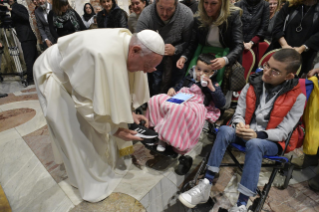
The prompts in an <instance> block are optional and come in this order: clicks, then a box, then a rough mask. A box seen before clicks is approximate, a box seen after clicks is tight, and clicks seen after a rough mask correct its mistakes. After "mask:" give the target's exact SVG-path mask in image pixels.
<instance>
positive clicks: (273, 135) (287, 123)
mask: <svg viewBox="0 0 319 212" xmlns="http://www.w3.org/2000/svg"><path fill="white" fill-rule="evenodd" d="M305 102H306V97H305V95H304V94H299V96H298V97H297V100H296V102H295V104H294V105H293V107H292V108H291V110H290V111H289V112H288V114H287V115H286V116H285V118H284V120H283V121H282V122H281V123H280V124H279V125H278V126H277V127H276V128H275V129H269V130H265V132H266V133H267V135H268V140H270V141H276V142H278V141H283V140H286V139H287V137H288V134H289V133H290V132H291V131H292V130H293V128H294V127H295V125H296V124H297V123H298V121H299V119H300V117H301V116H302V114H303V111H304V110H303V109H304V106H305Z"/></svg>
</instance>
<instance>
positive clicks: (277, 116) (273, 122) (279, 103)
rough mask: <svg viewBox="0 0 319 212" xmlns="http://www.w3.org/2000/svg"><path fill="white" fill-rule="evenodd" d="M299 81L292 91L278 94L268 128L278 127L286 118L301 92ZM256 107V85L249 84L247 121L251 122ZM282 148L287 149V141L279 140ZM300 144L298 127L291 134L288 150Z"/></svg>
mask: <svg viewBox="0 0 319 212" xmlns="http://www.w3.org/2000/svg"><path fill="white" fill-rule="evenodd" d="M301 93H302V91H301V89H300V85H299V83H298V84H297V85H296V86H295V87H294V88H293V89H291V90H290V91H288V92H286V93H284V94H282V95H280V96H278V98H277V99H276V100H275V102H274V105H273V108H272V110H271V112H270V118H269V122H268V125H267V128H266V130H268V129H274V128H276V127H277V126H278V125H279V124H280V123H281V122H282V120H283V119H284V118H285V116H286V115H287V113H288V112H289V111H290V110H291V108H292V106H293V105H294V104H295V102H296V100H297V97H298V96H299V94H301ZM255 109H256V94H255V91H254V87H253V86H252V85H250V86H249V88H248V91H247V95H246V113H245V122H246V124H250V122H251V119H252V117H253V115H254V113H255ZM279 144H280V146H281V147H282V149H283V150H284V149H285V146H286V144H285V141H284V140H283V141H280V142H279ZM297 144H298V129H297V128H296V129H295V130H294V132H293V134H292V136H291V139H290V141H289V144H288V147H287V149H286V152H285V153H287V152H290V151H292V150H294V149H295V148H296V146H297Z"/></svg>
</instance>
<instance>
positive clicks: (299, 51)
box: [294, 45, 306, 54]
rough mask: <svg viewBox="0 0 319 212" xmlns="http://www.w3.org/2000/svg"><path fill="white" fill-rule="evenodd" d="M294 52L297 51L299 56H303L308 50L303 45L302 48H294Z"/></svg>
mask: <svg viewBox="0 0 319 212" xmlns="http://www.w3.org/2000/svg"><path fill="white" fill-rule="evenodd" d="M294 50H296V51H297V52H298V53H299V54H301V53H303V52H304V51H305V50H306V47H305V46H304V45H302V46H300V47H294Z"/></svg>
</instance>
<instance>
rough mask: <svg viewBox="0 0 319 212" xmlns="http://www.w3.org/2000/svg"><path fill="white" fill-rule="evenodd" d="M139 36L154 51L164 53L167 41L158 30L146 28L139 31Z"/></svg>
mask: <svg viewBox="0 0 319 212" xmlns="http://www.w3.org/2000/svg"><path fill="white" fill-rule="evenodd" d="M137 38H138V39H139V40H140V41H141V42H142V43H143V44H144V46H146V47H147V48H148V49H149V50H151V51H152V52H154V53H156V54H159V55H164V53H165V43H164V41H163V39H162V37H161V36H160V34H158V33H157V32H154V31H152V30H147V29H146V30H143V31H141V32H139V33H137Z"/></svg>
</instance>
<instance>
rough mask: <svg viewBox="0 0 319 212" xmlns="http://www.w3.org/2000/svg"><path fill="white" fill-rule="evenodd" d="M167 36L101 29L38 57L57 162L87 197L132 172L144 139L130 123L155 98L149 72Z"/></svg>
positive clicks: (95, 197)
mask: <svg viewBox="0 0 319 212" xmlns="http://www.w3.org/2000/svg"><path fill="white" fill-rule="evenodd" d="M164 49H165V45H164V41H163V39H162V38H161V37H160V35H159V34H157V33H156V32H154V31H151V30H144V31H141V32H140V33H138V34H134V35H132V34H131V33H130V32H129V30H127V29H97V30H88V31H83V32H78V33H74V34H71V35H69V36H65V37H62V38H59V41H58V43H57V44H56V45H53V46H52V47H50V48H48V49H47V50H46V51H45V52H44V53H43V54H42V55H41V56H40V57H39V58H38V59H37V61H36V63H35V65H34V82H35V84H36V88H37V92H38V95H39V100H40V104H41V107H42V110H43V114H44V116H45V118H46V121H47V124H48V127H49V131H50V136H51V139H52V147H53V153H54V158H55V162H56V163H62V162H63V163H64V164H65V168H66V171H67V174H68V177H69V183H70V184H71V185H72V186H74V187H76V188H78V189H79V191H80V194H81V197H82V198H83V199H84V200H86V201H90V202H98V201H100V200H103V199H104V198H106V197H107V196H109V195H110V194H111V193H112V191H113V190H114V189H115V188H116V187H117V185H118V184H119V182H120V180H121V179H122V177H123V175H124V174H125V173H126V171H127V169H128V167H129V165H130V164H131V163H130V162H131V161H130V160H124V157H123V156H125V155H129V154H132V153H133V146H132V142H131V140H141V139H140V138H138V137H136V136H134V135H135V134H136V132H135V131H131V130H128V129H127V123H133V122H136V123H138V122H139V120H142V119H144V120H145V119H146V118H145V117H144V116H141V115H136V114H134V113H132V110H133V109H136V108H137V107H139V106H140V105H142V104H143V103H145V102H147V101H148V100H149V90H148V83H147V75H146V73H150V72H153V71H155V70H156V68H155V67H156V66H157V65H158V64H159V63H160V62H161V60H162V58H163V55H164Z"/></svg>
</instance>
